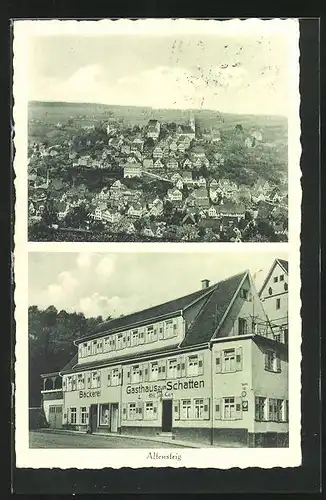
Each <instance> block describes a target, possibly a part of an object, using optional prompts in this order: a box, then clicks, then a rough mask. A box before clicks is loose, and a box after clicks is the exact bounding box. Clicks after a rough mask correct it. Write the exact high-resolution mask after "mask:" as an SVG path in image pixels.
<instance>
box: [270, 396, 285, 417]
mask: <svg viewBox="0 0 326 500" xmlns="http://www.w3.org/2000/svg"><path fill="white" fill-rule="evenodd" d="M268 418H269V420H272V421H273V422H282V421H283V400H282V399H273V398H270V399H269V403H268Z"/></svg>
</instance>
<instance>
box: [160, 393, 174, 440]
mask: <svg viewBox="0 0 326 500" xmlns="http://www.w3.org/2000/svg"><path fill="white" fill-rule="evenodd" d="M171 431H172V399H163V401H162V432H171Z"/></svg>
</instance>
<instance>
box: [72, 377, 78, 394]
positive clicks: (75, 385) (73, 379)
mask: <svg viewBox="0 0 326 500" xmlns="http://www.w3.org/2000/svg"><path fill="white" fill-rule="evenodd" d="M76 389H77V375H73V376H72V390H73V391H75V390H76Z"/></svg>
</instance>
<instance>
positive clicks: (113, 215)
mask: <svg viewBox="0 0 326 500" xmlns="http://www.w3.org/2000/svg"><path fill="white" fill-rule="evenodd" d="M121 217H122V216H121V214H120V213H119V212H118V211H115V210H109V209H108V210H104V211H103V212H102V219H103V221H104V222H110V223H111V224H115V223H117V222H119V220H120V219H121Z"/></svg>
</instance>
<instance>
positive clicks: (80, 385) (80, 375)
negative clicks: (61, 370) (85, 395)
mask: <svg viewBox="0 0 326 500" xmlns="http://www.w3.org/2000/svg"><path fill="white" fill-rule="evenodd" d="M77 388H78V389H85V374H84V373H78V376H77Z"/></svg>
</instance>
